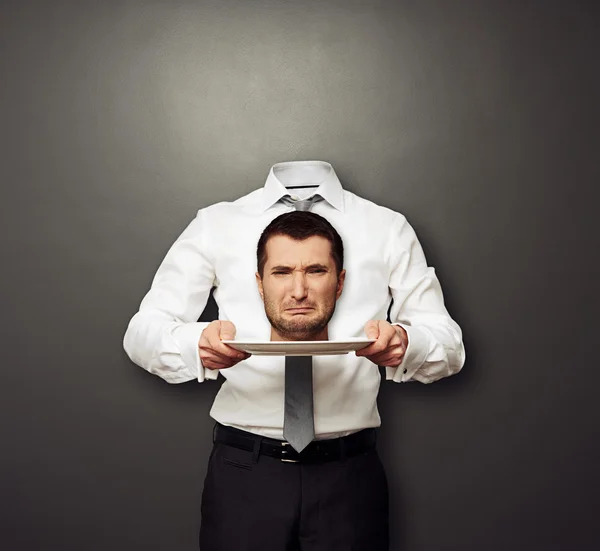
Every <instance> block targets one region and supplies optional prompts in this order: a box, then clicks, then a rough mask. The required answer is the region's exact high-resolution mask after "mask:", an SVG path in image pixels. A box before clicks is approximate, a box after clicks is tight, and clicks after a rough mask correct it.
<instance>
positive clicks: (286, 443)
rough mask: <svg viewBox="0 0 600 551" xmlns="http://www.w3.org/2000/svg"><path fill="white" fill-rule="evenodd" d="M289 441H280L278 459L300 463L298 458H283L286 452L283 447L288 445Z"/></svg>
mask: <svg viewBox="0 0 600 551" xmlns="http://www.w3.org/2000/svg"><path fill="white" fill-rule="evenodd" d="M289 445H290V443H289V442H282V443H281V458H280V460H281V461H283V462H284V463H300V460H299V459H285V458H284V457H283V456H284V455H285V454H286V453H287V451H286V449H285V447H286V446H289Z"/></svg>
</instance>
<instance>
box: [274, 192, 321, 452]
mask: <svg viewBox="0 0 600 551" xmlns="http://www.w3.org/2000/svg"><path fill="white" fill-rule="evenodd" d="M322 200H323V198H322V197H321V196H319V195H314V196H313V197H311V198H309V199H305V200H296V201H294V200H293V199H292V198H291V197H290V196H289V195H287V196H285V197H282V199H281V201H282V202H283V203H285V204H286V205H291V206H293V207H294V208H295V209H296V210H301V211H307V210H310V208H311V207H312V205H313V204H314V203H316V202H317V201H322ZM283 437H284V438H285V439H286V440H287V441H288V442H289V443H290V445H291V446H292V448H294V449H295V450H296V451H297V452H301V451H302V450H303V449H304V448H305V447H306V446H308V444H310V442H312V440H313V439H314V437H315V426H314V417H313V387H312V356H286V357H285V409H284V419H283Z"/></svg>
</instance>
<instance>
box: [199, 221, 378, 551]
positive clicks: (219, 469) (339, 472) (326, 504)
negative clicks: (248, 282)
mask: <svg viewBox="0 0 600 551" xmlns="http://www.w3.org/2000/svg"><path fill="white" fill-rule="evenodd" d="M257 265H258V271H257V273H256V280H257V284H258V289H259V293H260V296H261V298H262V300H263V302H264V307H265V313H266V315H267V318H268V319H269V322H270V324H271V337H270V340H272V341H298V340H302V341H323V340H328V323H329V321H330V320H331V318H332V316H333V314H334V310H335V304H336V301H337V300H338V299H339V298H340V296H341V294H342V290H343V286H344V279H345V273H346V272H345V270H344V269H343V245H342V240H341V238H340V236H339V234H338V233H337V232H336V231H335V229H334V228H333V227H332V226H331V224H329V222H327V221H326V220H325V219H324V218H322V217H320V216H319V215H317V214H314V213H311V212H291V213H286V214H282V215H280V216H278V217H277V218H275V219H274V220H273V221H272V222H271V223H270V224H269V226H267V228H266V229H265V230H264V232H263V234H262V235H261V237H260V239H259V242H258V247H257ZM339 358H340V356H334V357H332V358H330V359H329V361H328V362H325V363H323V362H318V361H317V360H319V359H322V358H317V357H315V362H316V365H315V366H314V368H313V367H312V366H311V365H310V359H309V360H308V362H309V365H308V368H309V369H313V370H314V372H315V375H316V381H315V384H314V388H315V390H316V391H317V394H316V397H315V406H314V411H315V422H316V423H317V424H319V423H320V422H321V419H320V416H321V415H323V414H325V415H327V414H328V413H327V412H328V409H327V408H326V403H327V401H328V396H327V394H326V393H323V392H319V390H320V389H321V388H322V387H323V385H322V381H323V379H324V378H327V379H331V378H332V377H333V376H335V375H334V373H335V372H333V373H332V371H333V368H334V366H335V364H336V363H337V360H339ZM275 360H276V362H277V363H279V364H280V365H283V364H284V362H283V358H282V357H278V358H275ZM301 367H302V366H292V368H291V369H292V370H293V371H294V370H296V369H299V368H301ZM290 375H293V373H289V372H288V371H286V374H285V378H286V379H287V378H288V377H289V376H290ZM285 383H286V384H285V389H286V392H287V391H288V384H287V380H286V381H285ZM331 383H332V384H338V383H336V381H331ZM331 383H330V384H331ZM339 384H340V385H344V381H343V380H340V382H339ZM279 395H280V403H281V405H280V407H279V409H281V408H282V407H283V405H284V399H283V397H284V380H283V378H282V379H281V381H280V389H279ZM261 397H262V394H261V393H260V392H257V394H256V396H255V399H256V400H257V401H260V399H261ZM286 398H287V396H286ZM324 406H325V408H324ZM374 406H375V404H370V405H369V407H371V408H372V407H374ZM215 436H216V442H215V446H214V450H213V453H212V454H211V459H210V464H209V467H208V474H207V477H206V481H205V485H204V488H205V490H204V494H203V500H202V527H201V532H200V549H202V550H203V551H204V550H206V551H210V550H220V549H223V550H235V549H267V550H269V549H272V550H274V551H275V550H277V551H281V550H287V549H303V550H304V549H306V550H317V549H328V550H336V549H340V550H341V549H351V548H352V549H365V550H367V549H368V550H369V551H371V550H374V551H377V550H383V549H387V542H388V501H387V481H386V478H385V475H384V472H383V468H382V465H381V462H380V460H379V457H378V456H377V452H376V450H375V434H374V429H365V430H363V431H358V432H356V433H353V434H352V435H349V436H346V437H344V438H337V439H326V440H316V441H314V442H312V443H310V444H308V446H306V448H304V449H303V450H302V451H301V452H300V453H299V454H298V453H294V451H293V450H290V449H289V448H288V447H286V446H284V445H283V442H282V441H281V440H277V439H270V438H264V437H262V436H260V435H257V434H253V433H250V432H246V431H240V430H238V429H235V428H230V427H226V426H223V425H220V424H217V427H216V431H215ZM344 452H345V453H344ZM232 519H235V520H232Z"/></svg>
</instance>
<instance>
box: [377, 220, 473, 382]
mask: <svg viewBox="0 0 600 551" xmlns="http://www.w3.org/2000/svg"><path fill="white" fill-rule="evenodd" d="M390 237H391V238H390V243H389V248H390V250H391V251H392V252H391V254H390V260H391V261H392V269H391V273H390V284H389V285H390V291H391V294H392V299H393V303H392V308H391V311H390V319H391V322H392V324H395V325H400V326H401V327H403V328H404V330H405V331H406V333H407V335H408V347H407V349H406V353H405V355H404V358H403V360H402V363H401V364H400V365H399V366H398V367H386V379H388V380H390V379H391V380H392V381H395V382H398V383H400V382H407V381H419V382H421V383H433V382H434V381H437V380H439V379H441V378H443V377H448V376H450V375H453V374H455V373H458V372H459V371H460V370H461V369H462V366H463V365H464V362H465V349H464V345H463V342H462V331H461V329H460V327H459V326H458V324H457V323H456V322H455V321H454V320H453V319H452V318H451V317H450V315H449V314H448V311H447V310H446V307H445V305H444V297H443V294H442V289H441V286H440V282H439V280H438V278H437V276H436V275H435V269H434V268H432V267H428V266H427V261H426V259H425V254H424V252H423V248H422V247H421V244H420V243H419V240H418V239H417V235H416V233H415V231H414V229H413V228H412V227H411V226H410V224H409V223H408V221H407V220H406V218H404V217H403V216H402V215H397V218H396V220H395V223H394V224H393V226H392V234H391V236H390Z"/></svg>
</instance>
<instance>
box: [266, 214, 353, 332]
mask: <svg viewBox="0 0 600 551" xmlns="http://www.w3.org/2000/svg"><path fill="white" fill-rule="evenodd" d="M256 252H257V265H258V272H257V273H256V282H257V283H258V290H259V293H260V296H261V297H262V299H263V302H264V305H265V312H266V314H267V318H268V320H269V322H270V323H271V340H272V341H308V340H327V338H328V333H327V324H328V323H329V320H330V319H331V317H332V316H333V312H334V310H335V303H336V301H337V299H338V298H339V297H340V296H341V294H342V289H343V287H344V278H345V276H346V271H345V270H344V269H343V264H344V246H343V244H342V239H341V237H340V236H339V234H338V233H337V231H336V230H335V228H334V227H333V226H332V225H331V224H330V223H329V222H328V221H327V220H326V219H325V218H323V217H322V216H319V215H318V214H314V213H312V212H302V211H292V212H288V213H286V214H282V215H280V216H278V217H277V218H275V219H274V220H273V221H272V222H271V223H270V224H269V225H268V226H267V227H266V228H265V229H264V231H263V233H262V235H261V237H260V239H259V241H258V247H257V251H256Z"/></svg>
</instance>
